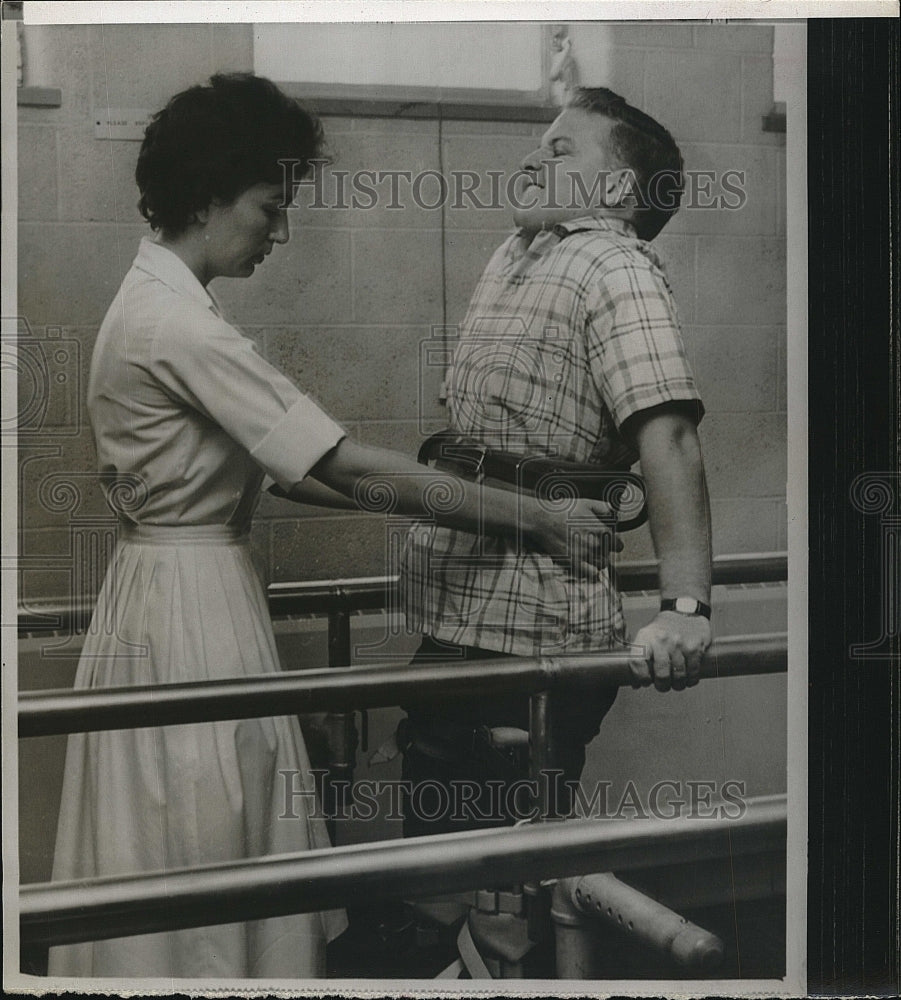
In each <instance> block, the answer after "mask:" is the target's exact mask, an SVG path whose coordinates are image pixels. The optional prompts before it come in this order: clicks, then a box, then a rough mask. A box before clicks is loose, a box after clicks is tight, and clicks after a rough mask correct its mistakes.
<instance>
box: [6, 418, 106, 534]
mask: <svg viewBox="0 0 901 1000" xmlns="http://www.w3.org/2000/svg"><path fill="white" fill-rule="evenodd" d="M18 460H19V476H18V507H19V521H20V525H21V526H22V527H23V528H24V529H35V528H58V529H64V530H66V531H68V530H69V526H70V524H71V523H72V522H73V519H77V518H80V517H100V518H109V520H110V522H111V523H115V515H114V514H113V512H112V511H111V510H110V508H109V506H108V504H107V503H106V500H105V499H104V495H103V491H102V489H101V485H100V480H99V477H98V475H97V456H96V452H95V450H94V442H93V438H92V436H91V434H90V432H89V431H86V432H85V433H83V434H81V435H79V436H78V437H72V438H62V437H57V438H55V439H48V440H47V441H42V442H40V443H39V444H38V443H35V444H24V443H21V444H20V446H19V449H18Z"/></svg>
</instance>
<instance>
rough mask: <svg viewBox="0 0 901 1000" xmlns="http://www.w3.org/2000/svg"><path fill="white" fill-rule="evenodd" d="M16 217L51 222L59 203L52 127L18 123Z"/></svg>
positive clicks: (54, 130)
mask: <svg viewBox="0 0 901 1000" xmlns="http://www.w3.org/2000/svg"><path fill="white" fill-rule="evenodd" d="M18 166H19V172H18V182H19V219H21V220H23V221H32V220H35V221H40V222H53V221H55V220H56V219H57V218H58V214H59V206H58V196H57V184H56V129H55V128H54V127H52V126H49V125H24V124H20V125H19V134H18Z"/></svg>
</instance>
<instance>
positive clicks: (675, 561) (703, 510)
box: [629, 404, 712, 691]
mask: <svg viewBox="0 0 901 1000" xmlns="http://www.w3.org/2000/svg"><path fill="white" fill-rule="evenodd" d="M630 423H631V424H632V426H631V427H630V428H629V430H630V433H631V435H632V437H633V439H634V440H635V442H636V443H637V446H638V451H639V455H640V457H641V471H642V475H643V476H644V480H645V486H646V490H647V503H648V520H649V522H650V528H651V537H652V538H653V541H654V550H655V552H656V554H657V558H658V560H659V564H660V570H659V574H660V596H661V598H678V597H690V598H695V599H696V600H698V601H701V602H703V603H704V604H707V605H709V604H710V561H711V542H710V500H709V497H708V494H707V481H706V477H705V474H704V462H703V459H702V457H701V447H700V443H699V441H698V433H697V428H696V426H695V422H694V420H693V419H692V418H691V417H690V416H689V415H688V414H687V413H686V412H684V410H683V409H682V408H680V407H679V406H678V405H666V404H664V405H662V406H657V407H654V408H652V409H650V410H647V411H644V412H640V413H637V414H635V415H634V417H633V418H632V419H631V421H630ZM711 638H712V633H711V627H710V622H709V621H708V619H707V618H705V617H704V616H703V615H701V614H697V615H688V614H683V613H681V612H677V611H661V612H659V613H658V614H657V615H656V617H655V618H654V619H653V620H652V621H650V622H649V623H648V624H647V625H645V626H644V627H643V628H642V629H641V630H640V631H639V632H638V634H637V635H636V636H635V639H634V643H633V644H634V645H637V646H641V647H643V653H644V656H645V657H647V659H643V658H636V659H634V660H633V661H632V663H631V668H632V674H633V677H634V680H635V683H636V684H638V685H642V684H650V683H651V682H652V681H653V683H654V685H655V687H656V688H657V689H658V690H659V691H668V690H669V689H670V688H671V687H672V688H673V689H675V690H677V691H678V690H682V689H683V688H685V687H690V686H691V685H693V684H697V682H698V680H699V677H700V669H701V659H702V657H703V655H704V653H705V651H706V649H707V647H708V646H709V645H710V642H711Z"/></svg>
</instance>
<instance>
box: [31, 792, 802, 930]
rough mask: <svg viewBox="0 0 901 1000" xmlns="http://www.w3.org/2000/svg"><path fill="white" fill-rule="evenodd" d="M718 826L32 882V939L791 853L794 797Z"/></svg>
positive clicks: (635, 824) (460, 841) (357, 849)
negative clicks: (783, 851)
mask: <svg viewBox="0 0 901 1000" xmlns="http://www.w3.org/2000/svg"><path fill="white" fill-rule="evenodd" d="M745 805H746V810H745V812H744V814H743V815H742V816H740V817H721V818H719V819H718V820H717V821H716V822H705V821H704V820H702V819H698V818H691V817H680V818H675V819H671V820H663V819H653V820H652V819H634V820H610V821H601V820H597V819H578V820H569V821H567V822H563V823H555V822H550V823H539V824H531V825H525V826H520V827H516V828H513V829H510V828H507V829H499V830H487V831H472V832H467V833H451V834H439V835H437V836H429V837H417V838H412V839H409V840H400V841H380V842H378V843H375V844H369V845H365V846H359V845H353V846H347V847H335V848H330V849H327V850H316V851H305V852H301V853H297V854H291V855H280V856H277V857H263V858H257V859H253V860H251V861H245V862H241V863H233V862H226V863H218V864H212V865H204V866H201V867H198V868H194V869H180V870H177V871H167V872H160V873H153V874H141V875H127V876H119V877H106V878H98V879H89V880H84V881H78V882H65V883H45V884H40V885H32V886H24V887H22V890H21V893H20V911H19V912H20V929H21V941H22V944H23V945H24V946H25V947H34V946H40V945H53V944H65V943H74V942H77V941H89V940H100V939H104V938H118V937H125V936H129V935H133V934H145V933H151V932H155V931H161V930H174V929H178V928H184V927H199V926H204V925H208V924H219V923H232V922H244V921H248V920H260V919H263V918H265V917H276V916H284V915H285V914H289V913H305V912H312V911H316V910H323V909H331V908H333V907H343V906H348V905H353V904H354V903H356V902H359V900H360V899H367V900H375V899H379V900H387V899H404V898H409V897H415V896H417V895H418V896H434V895H436V894H441V893H447V892H454V891H462V890H466V889H476V888H479V887H482V886H485V885H497V884H503V883H514V882H519V881H522V880H523V879H526V878H532V879H541V878H551V877H563V876H567V875H577V874H581V873H583V872H585V871H593V870H597V869H603V870H610V869H615V870H625V869H635V868H646V867H651V866H657V865H659V864H661V863H666V864H679V863H685V862H694V861H698V860H699V859H701V858H707V859H710V858H721V857H733V856H735V855H738V854H748V853H759V852H761V851H767V850H780V849H784V846H785V837H786V830H787V808H786V799H785V796H768V797H763V798H759V799H750V800H748V801H747V803H745Z"/></svg>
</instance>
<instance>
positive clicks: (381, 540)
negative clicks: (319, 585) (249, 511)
mask: <svg viewBox="0 0 901 1000" xmlns="http://www.w3.org/2000/svg"><path fill="white" fill-rule="evenodd" d="M387 526H388V521H387V519H386V518H384V517H381V516H379V515H375V514H370V515H358V516H356V515H351V516H348V517H340V518H339V517H330V518H322V519H320V520H316V519H304V520H302V521H285V522H281V523H278V522H274V523H273V524H272V557H273V558H272V579H273V582H284V581H291V580H334V579H339V578H342V577H355V576H382V575H385V574H387V573H388V572H389V559H388V556H387V552H388V547H387V546H388V527H387ZM395 571H396V570H395Z"/></svg>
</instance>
